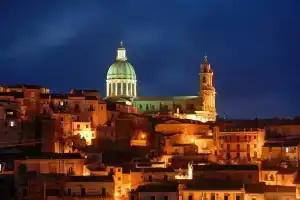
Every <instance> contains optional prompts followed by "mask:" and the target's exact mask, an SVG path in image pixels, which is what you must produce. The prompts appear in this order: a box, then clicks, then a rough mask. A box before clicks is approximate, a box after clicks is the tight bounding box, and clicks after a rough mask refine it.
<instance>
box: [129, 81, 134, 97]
mask: <svg viewBox="0 0 300 200" xmlns="http://www.w3.org/2000/svg"><path fill="white" fill-rule="evenodd" d="M130 85H131V96H133V95H134V94H133V93H134V90H133V83H130Z"/></svg>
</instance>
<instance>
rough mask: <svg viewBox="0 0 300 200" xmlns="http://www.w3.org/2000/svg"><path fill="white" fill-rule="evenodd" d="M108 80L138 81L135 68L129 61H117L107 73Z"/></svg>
mask: <svg viewBox="0 0 300 200" xmlns="http://www.w3.org/2000/svg"><path fill="white" fill-rule="evenodd" d="M106 77H107V80H109V79H130V80H136V75H135V71H134V68H133V66H132V65H131V64H130V63H129V62H127V61H120V60H116V62H115V63H114V64H112V65H111V66H110V68H109V70H108V72H107V76H106Z"/></svg>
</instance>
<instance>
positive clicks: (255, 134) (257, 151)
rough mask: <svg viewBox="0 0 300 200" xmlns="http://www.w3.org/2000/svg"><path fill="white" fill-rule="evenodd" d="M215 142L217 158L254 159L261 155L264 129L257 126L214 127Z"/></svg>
mask: <svg viewBox="0 0 300 200" xmlns="http://www.w3.org/2000/svg"><path fill="white" fill-rule="evenodd" d="M215 131H216V132H215V133H214V134H215V141H216V142H215V144H216V151H217V155H218V156H219V159H224V160H235V159H236V161H237V162H239V160H240V159H242V160H245V161H255V160H258V159H260V158H261V156H262V146H263V145H264V142H265V141H264V136H265V131H264V130H263V129H257V128H227V129H226V128H221V129H215Z"/></svg>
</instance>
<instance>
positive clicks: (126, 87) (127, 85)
mask: <svg viewBox="0 0 300 200" xmlns="http://www.w3.org/2000/svg"><path fill="white" fill-rule="evenodd" d="M125 85H126V96H128V95H129V94H128V83H127V81H126V82H125Z"/></svg>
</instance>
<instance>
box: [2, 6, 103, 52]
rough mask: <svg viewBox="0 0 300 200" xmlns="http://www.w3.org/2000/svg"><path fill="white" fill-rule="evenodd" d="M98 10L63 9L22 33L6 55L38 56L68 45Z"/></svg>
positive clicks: (87, 24) (97, 13)
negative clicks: (28, 32)
mask: <svg viewBox="0 0 300 200" xmlns="http://www.w3.org/2000/svg"><path fill="white" fill-rule="evenodd" d="M98 11H99V10H96V9H90V10H88V11H86V10H83V11H81V10H79V8H75V9H68V10H61V11H60V12H59V13H55V14H53V15H52V16H50V17H48V19H46V20H44V21H43V22H42V23H41V24H38V25H36V26H35V28H34V29H33V30H31V32H30V34H27V35H25V36H24V35H21V36H20V37H19V38H18V40H16V41H15V42H14V43H12V44H11V45H10V47H9V49H8V50H7V53H6V57H9V58H30V57H37V56H41V54H43V53H45V51H47V50H48V49H50V48H52V47H58V46H63V45H68V44H69V43H70V41H71V40H72V39H74V38H76V37H77V36H78V35H79V34H80V32H81V31H83V30H85V29H86V28H87V26H89V25H90V23H89V22H90V20H91V19H92V18H94V17H96V16H97V15H99V13H100V12H98Z"/></svg>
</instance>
